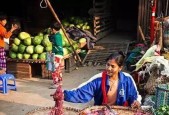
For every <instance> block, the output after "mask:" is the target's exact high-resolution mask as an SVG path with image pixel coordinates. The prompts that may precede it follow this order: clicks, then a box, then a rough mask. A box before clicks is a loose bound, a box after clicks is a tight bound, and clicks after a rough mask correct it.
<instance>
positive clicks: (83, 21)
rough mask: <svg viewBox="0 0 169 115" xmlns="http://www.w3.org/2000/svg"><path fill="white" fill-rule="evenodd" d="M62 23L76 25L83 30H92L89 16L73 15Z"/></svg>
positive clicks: (68, 25) (69, 25)
mask: <svg viewBox="0 0 169 115" xmlns="http://www.w3.org/2000/svg"><path fill="white" fill-rule="evenodd" d="M62 24H63V26H65V27H72V26H75V27H77V28H80V29H82V30H90V29H91V24H90V20H89V19H87V18H80V17H74V16H72V17H70V18H67V19H64V20H62Z"/></svg>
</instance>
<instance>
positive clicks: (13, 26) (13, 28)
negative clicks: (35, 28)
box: [10, 24, 19, 32]
mask: <svg viewBox="0 0 169 115" xmlns="http://www.w3.org/2000/svg"><path fill="white" fill-rule="evenodd" d="M18 28H19V26H18V25H17V24H12V28H11V30H10V31H11V32H13V31H14V30H16V29H18Z"/></svg>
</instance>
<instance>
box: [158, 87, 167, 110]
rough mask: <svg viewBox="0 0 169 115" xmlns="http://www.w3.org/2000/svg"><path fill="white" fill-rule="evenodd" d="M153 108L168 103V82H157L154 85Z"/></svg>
mask: <svg viewBox="0 0 169 115" xmlns="http://www.w3.org/2000/svg"><path fill="white" fill-rule="evenodd" d="M155 95H156V101H155V108H158V107H160V106H163V105H169V84H159V85H158V86H157V87H156V92H155Z"/></svg>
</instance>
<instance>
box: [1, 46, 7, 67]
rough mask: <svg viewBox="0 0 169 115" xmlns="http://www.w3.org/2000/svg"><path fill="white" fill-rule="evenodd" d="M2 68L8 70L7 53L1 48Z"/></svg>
mask: <svg viewBox="0 0 169 115" xmlns="http://www.w3.org/2000/svg"><path fill="white" fill-rule="evenodd" d="M0 68H4V69H6V53H5V49H4V48H2V47H0Z"/></svg>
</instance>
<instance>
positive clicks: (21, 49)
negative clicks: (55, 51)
mask: <svg viewBox="0 0 169 115" xmlns="http://www.w3.org/2000/svg"><path fill="white" fill-rule="evenodd" d="M60 33H61V35H62V44H63V53H64V56H65V55H68V54H70V53H72V52H73V48H74V49H75V50H77V49H80V47H79V44H80V43H84V42H86V39H85V38H81V39H79V41H74V40H72V39H69V41H70V42H71V44H72V46H73V48H72V47H70V43H69V42H68V40H67V38H66V36H65V35H64V33H63V31H62V30H60ZM50 51H52V43H51V42H50V40H49V34H47V33H45V34H44V33H43V32H39V33H38V34H37V35H35V36H31V34H30V33H28V32H20V33H19V34H18V37H16V38H14V39H13V43H12V44H11V47H10V50H9V57H10V58H12V59H42V60H45V59H46V52H50Z"/></svg>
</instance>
